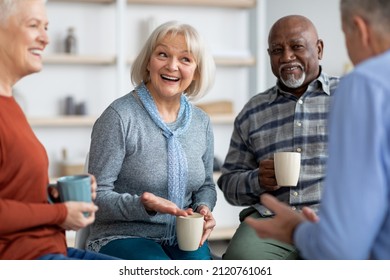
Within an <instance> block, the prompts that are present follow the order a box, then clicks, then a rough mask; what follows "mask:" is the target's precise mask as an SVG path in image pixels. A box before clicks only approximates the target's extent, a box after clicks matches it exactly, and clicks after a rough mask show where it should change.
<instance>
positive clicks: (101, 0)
mask: <svg viewBox="0 0 390 280" xmlns="http://www.w3.org/2000/svg"><path fill="white" fill-rule="evenodd" d="M48 2H75V3H96V4H111V3H115V0H49V1H48Z"/></svg>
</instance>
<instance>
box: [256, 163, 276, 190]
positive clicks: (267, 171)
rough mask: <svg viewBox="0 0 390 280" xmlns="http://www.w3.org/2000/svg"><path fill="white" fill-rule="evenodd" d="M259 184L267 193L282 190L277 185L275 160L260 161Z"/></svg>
mask: <svg viewBox="0 0 390 280" xmlns="http://www.w3.org/2000/svg"><path fill="white" fill-rule="evenodd" d="M259 184H260V186H261V187H262V188H263V189H265V190H266V191H275V190H277V189H279V188H280V187H279V186H278V185H277V183H276V178H275V169H274V160H273V159H265V160H263V161H260V164H259Z"/></svg>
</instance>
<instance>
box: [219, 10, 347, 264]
mask: <svg viewBox="0 0 390 280" xmlns="http://www.w3.org/2000/svg"><path fill="white" fill-rule="evenodd" d="M323 49H324V43H323V41H322V40H321V39H319V38H318V33H317V30H316V28H315V26H314V25H313V23H312V22H311V21H310V20H309V19H308V18H306V17H303V16H300V15H289V16H286V17H283V18H280V19H279V20H278V21H276V22H275V23H274V25H273V26H272V27H271V30H270V32H269V37H268V54H269V56H270V62H271V68H272V72H273V74H274V75H275V76H276V77H277V83H276V85H275V86H273V87H272V88H270V89H268V90H266V91H265V92H262V93H259V94H257V95H255V96H253V97H252V98H251V99H250V100H249V101H248V102H247V104H246V105H245V106H244V108H243V109H242V110H241V112H240V113H239V114H238V116H237V117H236V120H235V122H234V130H233V134H232V138H231V143H230V148H229V151H228V154H227V156H226V159H225V162H224V164H223V166H222V170H221V171H222V175H221V177H220V178H219V179H218V186H219V187H220V189H221V190H222V191H223V193H224V196H225V198H226V200H227V201H228V202H229V203H230V204H232V205H238V206H249V207H248V208H246V209H244V210H242V212H241V213H240V217H239V218H240V221H241V224H240V226H239V228H238V229H237V231H236V233H235V234H234V236H233V238H232V239H231V241H230V243H229V246H228V248H227V250H226V252H225V254H224V255H223V259H230V260H231V259H252V260H253V259H259V260H260V259H276V260H283V259H300V255H299V252H298V251H297V249H296V248H295V247H294V246H293V245H291V244H287V243H283V242H279V241H277V240H272V239H261V238H258V236H257V235H256V232H255V231H254V230H253V229H252V228H250V227H249V226H248V225H247V224H246V223H245V222H243V220H244V219H245V218H246V217H248V216H250V217H253V218H257V219H269V218H272V216H273V213H272V212H271V211H270V210H269V209H267V208H265V207H264V206H263V205H261V202H260V200H259V196H260V195H261V194H264V193H269V194H271V195H273V196H275V197H277V198H278V199H279V200H280V201H283V202H285V203H287V204H289V205H290V206H291V207H292V208H293V209H294V210H296V211H300V210H301V209H302V208H303V207H304V206H309V207H310V208H311V209H313V210H314V212H316V211H317V209H318V206H319V203H320V200H321V191H322V184H323V180H324V174H325V165H326V161H327V157H328V155H327V141H328V130H327V122H328V112H329V106H330V101H331V98H332V95H333V93H334V91H335V89H336V87H337V85H338V83H339V78H338V77H334V76H329V75H327V74H326V73H324V72H323V71H322V67H321V65H320V60H321V59H322V55H323ZM282 151H288V152H299V153H300V154H301V170H300V176H299V181H298V185H297V186H296V187H293V188H287V187H280V186H278V185H277V183H276V179H275V171H274V162H273V154H274V153H276V152H282Z"/></svg>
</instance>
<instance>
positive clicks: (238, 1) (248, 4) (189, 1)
mask: <svg viewBox="0 0 390 280" xmlns="http://www.w3.org/2000/svg"><path fill="white" fill-rule="evenodd" d="M49 2H76V3H97V4H99V3H100V4H111V3H115V0H49ZM127 3H128V4H141V5H178V6H210V7H226V8H240V9H249V8H254V7H255V6H256V0H127Z"/></svg>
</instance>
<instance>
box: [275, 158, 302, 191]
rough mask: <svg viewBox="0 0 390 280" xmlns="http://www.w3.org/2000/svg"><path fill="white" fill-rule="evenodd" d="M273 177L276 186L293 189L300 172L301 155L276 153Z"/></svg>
mask: <svg viewBox="0 0 390 280" xmlns="http://www.w3.org/2000/svg"><path fill="white" fill-rule="evenodd" d="M274 168H275V177H276V182H277V184H278V186H281V187H295V186H296V185H297V184H298V179H299V172H300V170H301V154H300V153H297V152H278V153H275V154H274Z"/></svg>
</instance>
